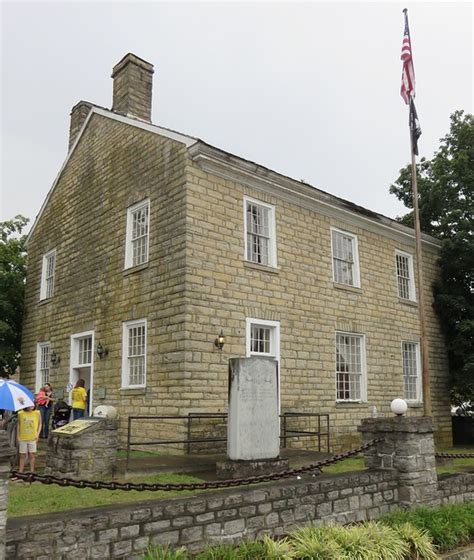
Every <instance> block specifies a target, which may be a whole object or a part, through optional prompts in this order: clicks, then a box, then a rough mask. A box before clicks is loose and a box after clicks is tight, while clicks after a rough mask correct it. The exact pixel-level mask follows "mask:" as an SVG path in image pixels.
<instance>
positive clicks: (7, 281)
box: [0, 215, 29, 377]
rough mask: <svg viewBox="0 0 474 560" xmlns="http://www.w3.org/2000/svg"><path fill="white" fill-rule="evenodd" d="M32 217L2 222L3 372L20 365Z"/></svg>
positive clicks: (0, 308)
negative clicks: (27, 232)
mask: <svg viewBox="0 0 474 560" xmlns="http://www.w3.org/2000/svg"><path fill="white" fill-rule="evenodd" d="M28 221H29V220H28V218H25V217H24V216H20V215H18V216H15V217H14V218H13V220H9V221H6V222H0V376H2V377H8V376H9V375H13V374H14V373H15V372H16V370H17V368H18V365H19V358H20V348H21V329H22V322H23V297H24V291H25V277H26V249H25V240H26V235H21V232H22V230H23V228H24V227H25V226H26V224H27V223H28Z"/></svg>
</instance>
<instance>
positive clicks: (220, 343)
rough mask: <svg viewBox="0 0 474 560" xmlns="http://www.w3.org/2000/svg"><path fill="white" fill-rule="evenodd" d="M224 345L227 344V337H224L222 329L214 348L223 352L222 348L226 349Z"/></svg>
mask: <svg viewBox="0 0 474 560" xmlns="http://www.w3.org/2000/svg"><path fill="white" fill-rule="evenodd" d="M224 344H225V336H224V331H223V330H222V329H221V333H220V335H219V336H218V337H217V338H216V340H214V346H215V347H216V348H219V350H222V348H224Z"/></svg>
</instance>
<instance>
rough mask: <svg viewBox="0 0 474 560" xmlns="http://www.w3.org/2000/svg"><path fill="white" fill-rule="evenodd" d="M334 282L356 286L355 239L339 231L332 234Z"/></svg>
mask: <svg viewBox="0 0 474 560" xmlns="http://www.w3.org/2000/svg"><path fill="white" fill-rule="evenodd" d="M332 248H333V263H334V281H335V282H337V283H338V284H349V285H350V286H353V285H354V239H353V238H352V237H350V236H349V235H344V234H343V233H341V232H339V231H333V232H332Z"/></svg>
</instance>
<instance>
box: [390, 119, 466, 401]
mask: <svg viewBox="0 0 474 560" xmlns="http://www.w3.org/2000/svg"><path fill="white" fill-rule="evenodd" d="M417 176H418V191H419V209H420V224H421V229H422V231H424V232H425V233H429V234H431V235H433V236H435V237H437V238H438V239H440V240H441V241H442V248H441V258H440V261H439V262H440V268H441V274H440V278H439V280H437V281H436V282H435V284H434V286H433V290H434V307H435V310H436V312H437V313H438V316H439V318H440V322H441V326H442V328H443V332H444V335H445V339H446V345H447V350H448V357H449V367H450V374H451V381H452V384H451V388H452V391H451V394H452V398H453V402H456V403H460V402H465V401H471V402H474V227H473V225H474V117H473V115H471V114H464V112H463V111H456V112H455V113H453V114H452V115H451V126H450V131H449V133H448V134H447V135H446V136H445V137H444V138H442V139H441V145H440V147H439V149H438V151H437V152H435V154H434V156H433V158H432V159H431V160H427V159H425V158H422V159H421V161H420V163H419V164H418V165H417ZM390 192H391V193H393V194H395V195H396V196H397V197H398V198H399V199H400V200H401V201H402V202H403V203H404V204H405V206H407V207H408V208H413V194H412V190H411V165H409V166H407V167H405V168H404V169H402V170H401V171H400V176H399V178H398V179H397V181H396V182H395V183H394V184H393V185H392V186H391V187H390ZM399 220H400V221H401V222H402V223H404V224H406V225H409V226H413V212H410V213H408V214H406V215H405V216H403V217H401V218H399Z"/></svg>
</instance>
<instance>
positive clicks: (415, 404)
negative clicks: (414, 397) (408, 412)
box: [405, 401, 423, 408]
mask: <svg viewBox="0 0 474 560" xmlns="http://www.w3.org/2000/svg"><path fill="white" fill-rule="evenodd" d="M405 402H406V403H407V406H408V408H423V403H422V402H420V401H411V402H410V401H405Z"/></svg>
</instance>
